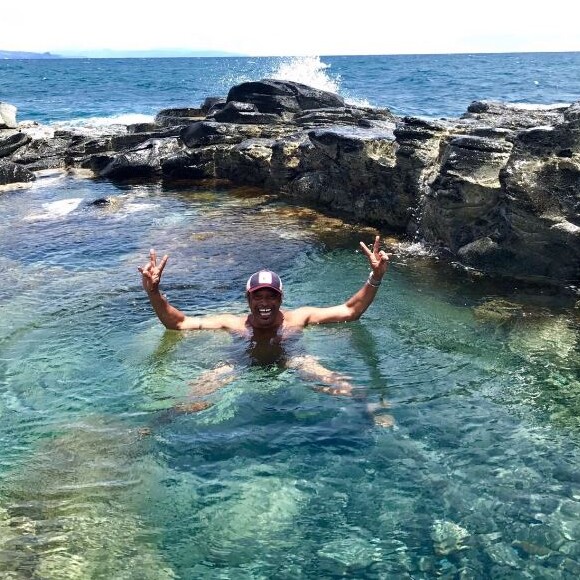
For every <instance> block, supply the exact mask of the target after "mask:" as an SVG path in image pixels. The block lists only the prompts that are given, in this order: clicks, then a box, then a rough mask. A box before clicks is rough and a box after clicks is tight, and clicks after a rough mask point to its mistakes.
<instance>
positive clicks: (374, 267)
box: [292, 236, 389, 326]
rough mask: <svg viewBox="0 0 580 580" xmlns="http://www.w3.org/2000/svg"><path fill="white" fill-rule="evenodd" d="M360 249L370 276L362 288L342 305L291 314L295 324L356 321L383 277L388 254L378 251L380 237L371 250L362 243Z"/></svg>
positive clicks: (374, 293) (301, 309) (306, 308)
mask: <svg viewBox="0 0 580 580" xmlns="http://www.w3.org/2000/svg"><path fill="white" fill-rule="evenodd" d="M360 248H361V250H362V252H363V253H364V255H365V256H366V257H367V259H368V261H369V265H370V267H371V274H370V275H369V277H368V279H367V280H366V281H365V283H364V284H363V286H362V288H361V289H360V290H359V291H358V292H357V293H356V294H354V295H353V296H351V297H350V298H349V299H348V300H347V301H346V302H345V303H344V304H339V305H338V306H330V307H328V308H316V307H311V306H306V307H304V308H298V309H296V310H294V311H293V312H292V317H293V318H294V317H296V323H297V324H300V323H301V324H302V325H304V326H306V325H308V324H326V323H330V322H349V321H351V320H358V319H359V318H360V317H361V316H362V315H363V314H364V312H365V311H366V309H367V308H368V307H369V306H370V305H371V304H372V302H373V300H374V299H375V296H376V295H377V291H378V289H379V286H380V285H381V281H382V279H383V276H384V275H385V273H386V271H387V268H388V266H389V254H387V253H386V252H384V251H383V250H381V249H380V237H379V236H376V237H375V242H374V244H373V248H372V250H371V249H370V248H369V247H368V246H367V245H366V244H365V243H363V242H360Z"/></svg>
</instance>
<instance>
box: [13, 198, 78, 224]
mask: <svg viewBox="0 0 580 580" xmlns="http://www.w3.org/2000/svg"><path fill="white" fill-rule="evenodd" d="M82 201H83V198H82V197H74V198H71V199H59V200H58V201H51V202H49V203H43V204H42V207H43V209H44V212H42V213H36V214H29V215H27V216H25V217H24V218H23V219H24V221H27V222H33V221H40V220H51V219H58V218H61V217H64V216H65V215H68V214H69V213H71V212H72V211H74V210H75V209H77V207H78V206H79V205H80V203H81V202H82Z"/></svg>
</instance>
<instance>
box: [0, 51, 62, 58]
mask: <svg viewBox="0 0 580 580" xmlns="http://www.w3.org/2000/svg"><path fill="white" fill-rule="evenodd" d="M7 58H62V56H60V55H59V54H52V53H50V52H22V51H19V50H17V51H14V50H0V60H2V59H4V60H6V59H7Z"/></svg>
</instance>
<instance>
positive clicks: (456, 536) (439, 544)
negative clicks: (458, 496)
mask: <svg viewBox="0 0 580 580" xmlns="http://www.w3.org/2000/svg"><path fill="white" fill-rule="evenodd" d="M469 536H470V533H469V532H468V531H467V530H466V529H465V528H462V527H461V526H460V525H459V524H456V523H454V522H450V521H446V520H436V521H435V522H433V527H432V528H431V539H432V540H433V547H434V549H435V553H436V554H439V555H440V556H447V555H448V554H451V553H452V552H458V551H460V550H464V549H466V547H467V546H465V544H464V542H465V540H467V538H469Z"/></svg>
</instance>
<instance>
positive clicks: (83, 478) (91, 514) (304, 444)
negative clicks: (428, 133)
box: [0, 177, 580, 579]
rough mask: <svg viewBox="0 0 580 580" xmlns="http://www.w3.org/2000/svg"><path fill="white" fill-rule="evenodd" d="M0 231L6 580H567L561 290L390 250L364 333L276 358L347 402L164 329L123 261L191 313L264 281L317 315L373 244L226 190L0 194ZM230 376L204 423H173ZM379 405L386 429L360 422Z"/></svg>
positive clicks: (238, 298) (218, 339)
mask: <svg viewBox="0 0 580 580" xmlns="http://www.w3.org/2000/svg"><path fill="white" fill-rule="evenodd" d="M103 198H109V200H110V202H109V203H102V202H99V203H98V204H96V205H95V204H93V203H92V202H93V201H95V200H98V199H101V200H102V199H103ZM78 200H80V201H78ZM51 208H53V209H54V208H57V209H58V210H59V211H58V212H56V211H53V212H52V213H51V215H50V219H45V218H43V219H30V216H43V215H44V216H46V213H47V212H49V211H50V210H51ZM63 208H65V209H66V211H61V210H62V209H63ZM0 235H1V236H2V239H3V241H4V243H3V244H2V248H1V251H0V264H1V267H2V272H3V275H2V277H1V278H0V313H1V315H2V320H3V324H2V326H1V327H0V373H1V374H0V376H1V379H2V380H1V387H0V417H1V419H2V420H1V422H0V451H1V453H0V460H1V467H2V471H1V479H0V482H1V487H0V542H1V545H2V547H1V558H0V571H1V572H2V575H3V576H5V577H10V578H30V577H37V578H43V579H44V578H46V579H52V578H67V579H68V578H101V577H102V578H135V579H137V578H139V579H141V578H222V577H231V578H272V577H276V578H312V577H328V578H333V577H339V576H347V577H356V578H391V577H400V578H432V577H437V576H442V577H447V578H456V577H461V578H497V577H505V578H512V577H513V578H519V577H534V578H575V577H578V576H579V575H580V547H579V546H580V524H579V522H580V517H579V516H580V472H579V471H578V467H577V466H578V465H579V459H580V449H579V444H580V436H579V435H580V424H579V422H578V417H579V402H578V401H579V400H580V398H579V397H580V381H579V378H578V376H579V372H578V371H579V368H580V357H579V349H578V326H579V325H578V313H577V310H574V309H573V308H572V305H571V303H570V300H569V298H567V297H566V296H562V295H555V294H554V293H553V292H551V291H548V290H547V289H538V288H535V289H531V288H524V287H519V288H513V287H507V288H506V287H505V286H500V285H499V284H496V283H493V282H491V281H488V280H485V279H482V278H480V277H478V276H477V275H476V274H474V273H469V272H463V271H461V270H459V269H456V268H453V267H452V266H447V265H444V264H443V263H440V262H439V261H438V260H437V259H436V257H434V256H431V255H429V253H428V252H425V251H423V250H422V249H420V250H418V251H415V250H414V249H413V247H412V246H409V245H406V246H402V247H400V251H399V253H398V255H397V256H395V258H394V260H393V262H394V263H393V266H392V267H391V271H390V273H389V274H388V279H387V280H386V282H385V284H384V285H383V286H382V288H381V292H380V294H379V296H378V298H377V300H376V301H375V303H374V304H373V305H372V307H371V308H370V309H369V311H368V312H367V313H366V314H365V316H364V317H363V319H362V320H361V321H359V322H357V323H352V324H340V325H331V326H320V327H315V328H308V329H306V330H305V332H304V333H303V334H301V335H300V336H299V337H297V339H296V344H294V345H293V347H292V348H295V349H297V351H298V352H300V353H309V354H311V355H313V356H316V357H317V358H318V360H319V361H320V362H321V363H322V364H323V365H324V366H326V367H327V368H329V369H332V370H334V371H336V372H339V373H343V374H345V375H349V376H350V377H352V380H353V382H354V383H355V386H356V387H357V388H360V389H361V392H364V393H365V397H366V399H365V400H359V399H358V398H356V397H355V398H347V397H332V396H328V395H325V394H323V393H320V392H317V391H316V390H315V389H313V388H312V384H310V383H309V382H308V381H307V380H305V379H304V378H302V377H301V376H300V375H299V374H298V373H297V372H295V371H294V370H292V369H287V368H280V367H279V366H278V365H273V366H255V365H251V364H249V359H248V358H247V355H248V353H247V352H246V351H245V349H246V347H247V345H246V344H244V345H242V344H240V343H239V342H238V341H236V339H235V338H232V337H231V336H229V335H227V334H225V333H221V332H213V333H212V332H191V333H183V334H179V333H172V332H165V331H164V330H163V328H162V327H161V325H160V324H159V323H158V322H157V320H156V319H155V317H154V315H153V313H152V311H151V308H150V306H149V304H148V302H147V299H146V297H145V295H144V294H143V292H142V290H141V288H140V282H139V277H138V274H137V271H136V267H137V266H138V265H140V264H141V263H142V262H143V260H144V259H145V258H146V256H147V253H148V250H149V247H151V246H153V247H155V248H157V249H158V251H159V252H160V253H162V252H168V253H169V254H170V259H169V262H168V266H167V268H166V273H165V284H164V289H165V291H166V293H167V294H168V296H169V299H170V300H171V301H172V302H173V303H174V304H176V305H177V306H179V307H180V308H182V309H183V310H185V311H188V312H192V313H193V312H197V313H212V312H218V311H228V312H232V313H236V314H240V313H242V312H245V311H246V308H247V305H246V303H245V299H244V295H243V288H244V284H245V281H246V279H247V277H248V275H249V274H250V273H251V272H254V271H256V270H258V269H260V268H270V269H273V270H276V271H278V272H279V273H280V275H281V276H282V278H283V280H284V283H285V287H286V295H285V306H286V307H287V308H293V307H297V306H300V305H304V304H311V305H316V306H323V305H329V304H336V303H340V302H342V301H344V300H345V299H346V298H347V297H349V296H350V295H351V294H353V293H354V292H355V291H356V290H357V289H358V288H359V287H360V285H361V284H362V282H363V281H364V280H365V278H366V275H367V266H366V262H365V260H364V259H363V257H362V256H361V255H360V254H358V253H357V252H356V248H357V245H358V241H359V237H362V239H363V240H365V241H368V240H370V239H372V236H373V235H374V231H373V230H370V229H362V228H357V227H356V226H349V225H345V224H343V223H341V222H340V221H339V220H336V219H333V218H326V217H323V216H321V215H319V214H317V213H316V212H313V211H312V210H305V209H300V208H295V207H291V206H288V205H284V204H282V203H280V202H278V201H276V200H275V199H273V198H271V197H269V196H267V195H265V194H263V193H262V192H259V191H255V190H251V189H235V190H228V189H227V188H226V187H225V186H224V185H223V184H219V183H214V184H212V186H211V187H208V186H207V185H204V184H202V185H197V186H192V185H191V184H189V185H185V184H184V185H182V186H180V187H178V188H175V189H169V188H163V187H162V186H160V185H156V184H151V185H139V186H130V185H125V186H115V185H113V184H111V183H106V182H92V181H82V180H76V179H73V178H69V177H66V178H65V177H63V178H61V179H60V180H58V179H54V178H53V179H51V181H50V183H45V184H43V183H42V181H41V182H40V183H38V184H35V185H33V186H31V187H30V188H29V189H27V190H17V191H14V192H5V193H3V195H2V197H0ZM390 243H391V245H396V243H397V242H396V241H391V242H390ZM250 354H251V353H250ZM244 357H245V358H244ZM232 359H234V360H237V361H238V362H239V363H240V364H239V369H238V371H239V372H237V373H236V375H235V377H234V379H233V380H232V381H230V382H228V383H227V384H225V385H224V386H223V387H222V389H220V390H219V391H216V392H215V393H213V394H212V402H213V405H212V406H211V407H209V408H208V409H206V410H204V411H202V412H200V413H192V414H174V415H170V414H168V413H167V410H169V409H171V408H172V407H174V406H175V405H176V404H179V403H180V402H182V401H184V400H186V399H187V397H188V393H189V389H190V388H191V387H190V385H191V384H192V383H193V382H195V381H196V380H199V379H200V377H204V376H205V375H204V373H206V372H207V371H208V370H211V369H214V368H216V367H219V365H221V364H224V363H225V362H228V361H230V362H231V360H232ZM381 400H383V401H388V403H389V404H390V409H389V412H390V413H392V415H393V416H394V417H395V421H396V425H395V428H394V429H381V428H379V427H377V426H375V425H374V424H373V422H372V420H370V418H369V415H368V413H367V412H366V410H365V405H366V403H367V402H375V403H378V402H380V401H381Z"/></svg>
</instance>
